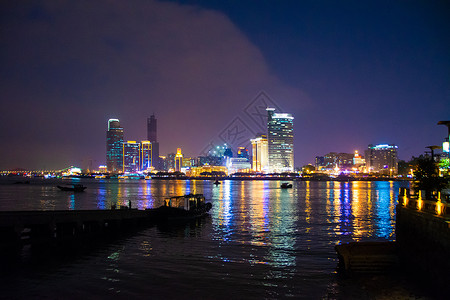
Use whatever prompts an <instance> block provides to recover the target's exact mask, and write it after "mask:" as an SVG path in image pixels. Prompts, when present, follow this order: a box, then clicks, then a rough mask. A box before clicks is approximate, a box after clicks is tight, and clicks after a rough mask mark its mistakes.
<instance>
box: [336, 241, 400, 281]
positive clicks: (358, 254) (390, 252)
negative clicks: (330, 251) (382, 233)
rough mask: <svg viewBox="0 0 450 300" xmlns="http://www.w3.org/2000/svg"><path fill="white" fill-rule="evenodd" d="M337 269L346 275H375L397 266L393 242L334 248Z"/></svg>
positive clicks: (347, 245)
mask: <svg viewBox="0 0 450 300" xmlns="http://www.w3.org/2000/svg"><path fill="white" fill-rule="evenodd" d="M335 249H336V252H337V254H338V257H339V268H340V269H341V270H342V271H344V272H345V273H346V274H364V273H366V274H376V273H383V272H388V271H391V270H393V269H395V268H396V267H397V266H398V255H397V247H396V244H395V242H352V243H348V244H341V245H336V246H335Z"/></svg>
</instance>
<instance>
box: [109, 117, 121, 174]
mask: <svg viewBox="0 0 450 300" xmlns="http://www.w3.org/2000/svg"><path fill="white" fill-rule="evenodd" d="M122 144H123V128H122V127H121V126H120V122H119V120H118V119H109V120H108V131H107V132H106V168H107V170H108V172H110V173H119V172H122V170H123V149H122Z"/></svg>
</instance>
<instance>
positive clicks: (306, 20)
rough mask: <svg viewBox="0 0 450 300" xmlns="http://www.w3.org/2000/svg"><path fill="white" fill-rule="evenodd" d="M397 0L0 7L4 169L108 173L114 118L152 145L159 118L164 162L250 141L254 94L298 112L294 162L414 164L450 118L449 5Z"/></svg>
mask: <svg viewBox="0 0 450 300" xmlns="http://www.w3.org/2000/svg"><path fill="white" fill-rule="evenodd" d="M391 2H393V1H374V2H371V1H362V3H361V1H283V2H282V4H280V2H279V1H225V2H224V1H162V2H161V1H120V0H110V1H9V0H5V1H1V3H0V66H1V67H0V101H1V109H0V137H1V140H2V147H0V170H5V169H11V168H15V167H22V168H27V169H33V168H34V169H40V168H63V167H66V166H68V165H77V166H81V167H87V166H88V164H89V161H91V160H92V163H93V165H94V166H98V165H99V164H104V163H105V137H106V133H105V132H106V129H107V120H108V119H109V118H118V119H120V121H121V124H122V126H123V127H124V131H125V139H126V140H143V139H145V138H146V135H147V133H146V121H147V118H148V117H149V116H150V115H151V114H153V113H155V115H156V117H157V119H158V139H159V142H160V152H161V154H167V153H169V152H176V148H177V147H181V148H182V151H183V153H184V154H186V155H187V156H197V155H199V154H200V153H201V152H202V150H204V149H205V148H207V146H208V145H209V144H210V143H216V142H221V141H223V140H224V132H229V131H230V130H231V129H236V128H237V130H238V131H239V128H240V129H243V130H244V129H245V130H247V131H246V132H245V134H254V133H257V132H258V130H259V128H260V127H258V126H259V125H260V124H258V123H257V122H255V119H254V118H252V115H251V110H252V109H253V108H255V107H256V106H257V105H259V106H261V105H260V104H261V101H260V100H261V99H260V97H261V95H264V97H265V98H264V99H265V100H264V101H266V102H267V101H268V103H272V104H274V105H276V106H277V107H279V108H281V109H282V110H283V111H285V112H290V113H292V114H293V115H294V117H295V120H294V126H295V165H296V166H301V165H303V164H307V163H313V162H314V157H315V156H317V155H323V154H326V153H328V152H353V151H354V150H359V151H364V149H365V148H367V145H368V144H371V143H373V144H376V143H394V144H397V145H398V146H399V156H400V158H401V159H409V158H411V156H412V155H415V156H417V155H419V154H421V153H423V151H424V150H425V147H426V146H429V145H438V144H441V143H442V141H443V138H444V137H445V135H446V128H445V127H443V126H437V125H436V123H437V122H438V121H440V120H450V54H449V53H450V39H449V36H450V6H449V4H448V3H446V2H445V1H394V3H391ZM261 93H262V94H261ZM264 101H263V102H264ZM249 112H250V113H249ZM226 139H227V138H225V140H226ZM235 142H236V140H235Z"/></svg>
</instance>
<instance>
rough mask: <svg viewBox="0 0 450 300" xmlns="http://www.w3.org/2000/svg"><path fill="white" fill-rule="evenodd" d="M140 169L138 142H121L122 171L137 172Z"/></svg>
mask: <svg viewBox="0 0 450 300" xmlns="http://www.w3.org/2000/svg"><path fill="white" fill-rule="evenodd" d="M138 171H140V163H139V143H137V142H136V141H128V142H126V143H123V172H124V173H137V172H138Z"/></svg>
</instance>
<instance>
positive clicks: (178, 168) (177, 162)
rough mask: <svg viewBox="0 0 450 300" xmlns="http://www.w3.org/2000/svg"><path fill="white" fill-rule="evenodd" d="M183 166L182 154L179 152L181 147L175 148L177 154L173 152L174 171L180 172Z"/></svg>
mask: <svg viewBox="0 0 450 300" xmlns="http://www.w3.org/2000/svg"><path fill="white" fill-rule="evenodd" d="M182 167H183V154H182V153H181V148H177V154H175V171H176V172H181V168H182Z"/></svg>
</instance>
